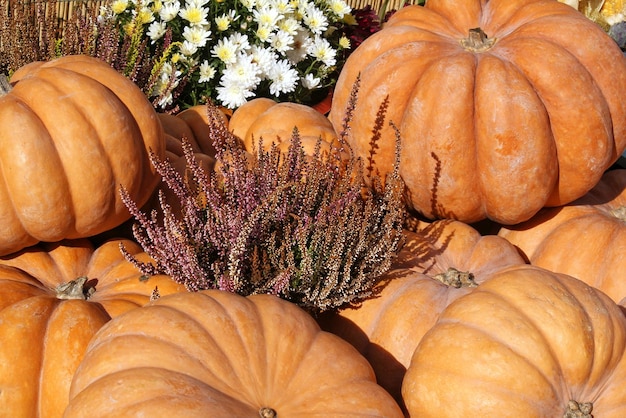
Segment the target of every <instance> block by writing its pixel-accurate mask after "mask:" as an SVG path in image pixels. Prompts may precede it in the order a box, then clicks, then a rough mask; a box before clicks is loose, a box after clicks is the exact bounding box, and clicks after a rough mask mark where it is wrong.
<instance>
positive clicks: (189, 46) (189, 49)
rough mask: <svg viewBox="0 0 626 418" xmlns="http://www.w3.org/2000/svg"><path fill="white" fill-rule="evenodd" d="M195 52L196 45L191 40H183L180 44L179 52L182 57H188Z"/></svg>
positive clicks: (196, 50) (196, 49)
mask: <svg viewBox="0 0 626 418" xmlns="http://www.w3.org/2000/svg"><path fill="white" fill-rule="evenodd" d="M196 52H198V45H196V44H194V43H193V42H189V41H187V40H184V41H183V43H182V44H181V46H180V53H181V54H182V55H183V56H184V57H190V56H192V55H194V54H195V53H196Z"/></svg>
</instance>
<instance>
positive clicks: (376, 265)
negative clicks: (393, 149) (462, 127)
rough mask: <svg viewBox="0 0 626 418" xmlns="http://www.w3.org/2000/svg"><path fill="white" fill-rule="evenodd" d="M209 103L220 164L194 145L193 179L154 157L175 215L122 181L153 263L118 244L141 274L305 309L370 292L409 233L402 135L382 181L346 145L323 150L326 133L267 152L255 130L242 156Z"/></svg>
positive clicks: (332, 304) (334, 305)
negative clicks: (266, 296)
mask: <svg viewBox="0 0 626 418" xmlns="http://www.w3.org/2000/svg"><path fill="white" fill-rule="evenodd" d="M355 101H356V93H355V94H353V102H355ZM207 111H208V114H209V119H210V127H211V136H212V139H213V141H214V144H215V148H216V150H217V154H216V160H217V165H216V167H217V168H216V170H215V171H214V172H211V173H207V172H205V171H203V170H202V168H200V165H199V164H198V163H197V162H196V161H195V160H194V157H193V152H192V150H191V147H190V145H189V144H187V143H186V144H185V145H184V149H185V157H186V159H187V164H188V169H189V171H190V172H191V176H188V177H187V178H185V177H183V176H181V175H179V174H178V172H177V171H176V170H174V168H173V167H172V165H171V164H170V163H169V162H168V161H167V160H159V159H158V158H155V157H154V155H153V156H152V158H153V163H154V165H155V167H156V168H157V170H158V171H159V173H160V174H161V176H162V177H163V179H164V180H165V182H166V183H167V185H168V187H169V188H171V189H172V191H173V192H174V193H175V194H176V196H177V197H178V199H179V200H180V207H181V212H180V213H179V214H175V213H173V211H172V209H171V207H170V206H169V205H168V204H167V202H166V201H165V199H164V197H163V196H164V195H163V193H161V199H160V206H161V211H162V213H161V214H159V213H158V211H157V210H153V211H152V212H151V213H150V214H145V213H143V212H142V211H141V210H140V209H139V208H138V207H137V205H136V204H135V202H133V201H132V200H131V199H130V198H129V196H128V194H127V193H126V192H125V191H124V190H123V189H122V196H123V200H124V202H125V204H126V205H127V206H128V208H129V210H130V212H131V213H132V215H133V216H134V218H135V219H136V221H137V222H136V223H135V224H134V226H133V231H134V235H135V238H136V239H137V241H138V242H139V243H140V245H141V246H142V247H143V249H144V250H145V251H146V252H147V253H148V254H149V255H150V256H151V257H152V258H153V259H154V263H141V262H139V261H138V260H136V259H135V258H134V257H133V256H132V255H130V254H128V253H126V252H125V251H124V249H122V251H123V252H124V253H125V256H126V257H127V258H128V259H129V260H130V261H132V262H133V263H134V264H135V265H136V266H137V267H138V268H139V269H140V270H141V271H142V273H143V274H146V275H153V274H168V275H171V276H172V278H173V279H174V280H176V281H177V282H180V283H183V284H184V285H185V286H186V287H187V289H188V290H189V291H197V290H201V289H222V290H226V291H231V292H236V293H238V294H242V295H250V294H255V293H271V294H275V295H278V296H279V297H282V298H285V299H287V300H290V301H292V302H294V303H297V304H298V305H300V306H301V307H303V308H305V309H307V310H308V311H310V312H321V311H325V310H329V309H333V308H337V307H339V306H342V305H344V304H348V303H353V302H356V301H358V300H360V299H361V298H364V297H367V296H369V295H371V293H372V288H373V286H374V284H375V282H376V279H377V278H378V277H379V276H380V275H382V274H383V273H384V272H385V271H387V270H388V269H389V267H390V265H391V263H392V261H393V258H394V257H395V254H396V252H397V250H398V246H399V245H400V240H401V237H402V225H403V219H404V204H403V201H402V194H403V190H404V186H403V183H402V181H401V179H400V176H399V172H398V168H399V148H400V139H399V137H398V139H397V144H398V146H397V154H396V164H395V168H394V170H393V172H392V173H391V174H389V175H388V176H387V177H386V178H385V179H384V181H382V179H379V178H378V177H376V176H374V178H370V179H368V180H369V181H368V184H370V186H368V187H366V178H365V177H366V174H364V173H365V170H364V167H363V163H362V161H360V160H357V159H355V158H345V155H346V152H347V153H348V154H349V153H350V152H349V149H348V148H347V145H345V148H344V149H333V150H331V151H329V152H326V153H322V152H321V151H320V150H321V147H320V146H319V145H320V144H321V139H320V143H318V147H317V148H316V151H315V152H314V153H313V155H306V154H305V153H304V150H303V148H302V145H301V143H300V137H299V134H298V131H297V129H295V130H294V132H293V135H292V138H291V143H290V147H289V149H288V151H287V152H285V153H281V152H280V151H279V150H278V148H277V147H276V146H273V145H272V147H270V149H269V150H266V149H264V147H263V139H262V138H260V139H259V144H258V147H256V149H255V151H254V152H253V153H247V152H246V151H245V150H244V149H243V148H242V147H241V145H240V142H239V141H238V140H237V138H235V137H234V136H233V135H232V134H231V133H230V132H229V131H228V129H227V128H226V127H225V126H224V125H223V124H222V121H221V119H220V118H219V116H218V115H217V113H216V112H217V110H216V109H215V108H214V107H212V106H211V105H209V106H208V107H207ZM381 113H384V112H381ZM382 117H384V115H383V116H382ZM350 119H351V116H350V117H348V118H347V119H346V127H345V129H344V133H343V134H342V135H340V138H341V140H342V141H343V140H344V139H345V133H346V132H347V129H349V127H348V124H349V120H350ZM344 144H345V142H344Z"/></svg>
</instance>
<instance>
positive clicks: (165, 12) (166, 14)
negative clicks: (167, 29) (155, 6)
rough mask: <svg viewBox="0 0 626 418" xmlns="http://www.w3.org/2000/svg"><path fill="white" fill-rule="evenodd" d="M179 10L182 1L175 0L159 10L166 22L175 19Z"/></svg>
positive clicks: (160, 15)
mask: <svg viewBox="0 0 626 418" xmlns="http://www.w3.org/2000/svg"><path fill="white" fill-rule="evenodd" d="M179 11H180V2H178V1H173V2H169V3H165V4H164V5H163V7H161V11H160V12H159V17H160V18H161V20H163V21H164V22H169V21H171V20H173V19H174V18H175V17H176V16H178V12H179Z"/></svg>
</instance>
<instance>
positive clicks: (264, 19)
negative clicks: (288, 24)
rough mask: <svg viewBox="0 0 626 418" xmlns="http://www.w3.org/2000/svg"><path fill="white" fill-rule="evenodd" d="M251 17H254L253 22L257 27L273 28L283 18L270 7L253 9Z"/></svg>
mask: <svg viewBox="0 0 626 418" xmlns="http://www.w3.org/2000/svg"><path fill="white" fill-rule="evenodd" d="M252 16H254V21H255V22H257V24H258V25H259V26H275V25H276V24H277V23H278V21H279V20H280V19H282V18H283V15H281V14H280V13H278V10H276V9H274V8H271V7H263V8H261V9H254V10H253V11H252Z"/></svg>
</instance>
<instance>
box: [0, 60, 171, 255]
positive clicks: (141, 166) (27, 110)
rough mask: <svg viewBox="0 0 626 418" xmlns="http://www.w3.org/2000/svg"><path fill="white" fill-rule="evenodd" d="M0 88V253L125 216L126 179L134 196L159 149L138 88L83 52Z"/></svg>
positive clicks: (145, 186)
mask: <svg viewBox="0 0 626 418" xmlns="http://www.w3.org/2000/svg"><path fill="white" fill-rule="evenodd" d="M11 83H12V84H13V87H12V89H11V90H10V91H9V92H8V93H6V94H4V95H2V96H0V127H2V128H1V129H0V167H2V173H3V181H0V183H1V184H2V186H0V223H1V224H2V226H3V233H2V237H1V239H0V255H5V254H9V253H12V252H14V251H18V250H20V249H22V248H25V247H27V246H30V245H34V244H36V243H37V242H39V241H47V242H55V241H60V240H61V239H67V238H69V239H74V238H84V237H89V236H93V235H96V234H99V233H101V232H104V231H107V230H109V229H112V228H114V227H116V226H117V225H120V224H121V223H123V222H124V221H125V220H127V219H129V218H130V213H129V212H128V210H127V209H126V206H125V205H124V203H123V202H122V201H121V198H120V194H119V188H120V185H123V186H124V187H126V189H128V191H129V193H130V195H131V196H132V197H133V198H134V199H135V200H136V201H137V202H139V203H140V204H143V203H145V202H146V201H147V200H148V198H149V197H150V195H151V194H152V191H153V190H154V187H155V186H156V184H157V182H158V175H157V174H156V172H155V171H154V168H153V167H152V165H151V164H150V161H149V158H148V150H152V151H153V152H155V153H156V154H157V155H160V156H163V152H164V149H165V140H164V136H163V128H162V127H161V124H160V123H159V120H158V119H157V117H156V112H155V110H154V108H153V107H152V105H151V104H150V102H149V101H148V100H147V98H146V97H145V95H144V94H143V93H142V92H141V90H140V89H139V88H138V87H137V86H136V85H134V84H133V83H132V82H131V81H130V80H128V79H127V78H126V77H124V76H123V75H121V74H119V73H118V72H117V71H115V70H114V69H113V68H111V67H110V66H108V65H107V64H106V63H104V62H102V61H100V60H98V59H96V58H92V57H87V56H80V55H76V56H65V57H61V58H58V59H55V60H52V61H49V62H33V63H30V64H27V65H25V66H23V67H22V68H19V69H18V70H17V71H16V72H15V73H14V74H13V76H12V78H11Z"/></svg>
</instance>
